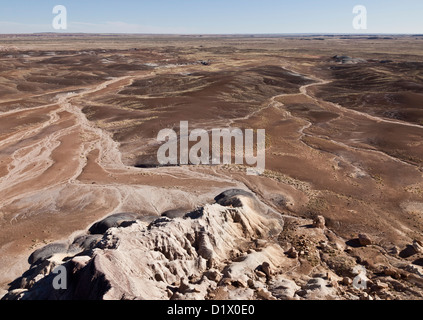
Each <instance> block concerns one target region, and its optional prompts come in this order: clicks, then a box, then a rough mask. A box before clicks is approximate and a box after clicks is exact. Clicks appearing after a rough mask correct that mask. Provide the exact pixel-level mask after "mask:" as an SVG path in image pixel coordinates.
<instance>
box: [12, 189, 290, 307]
mask: <svg viewBox="0 0 423 320" xmlns="http://www.w3.org/2000/svg"><path fill="white" fill-rule="evenodd" d="M238 198H239V199H240V200H241V201H242V204H243V206H242V207H236V208H228V207H223V206H221V205H219V204H211V205H206V206H205V207H204V208H202V209H200V210H199V211H197V212H194V213H191V214H189V216H190V217H184V218H177V219H174V220H169V219H168V218H159V219H157V220H156V221H155V222H153V223H152V224H151V225H150V226H148V225H147V224H146V223H145V222H141V221H138V222H136V223H135V224H133V225H132V226H130V227H127V228H112V229H110V230H109V232H108V233H106V234H105V236H104V237H103V240H102V241H101V242H100V244H99V245H98V246H97V248H96V249H94V251H93V252H92V254H91V256H86V255H83V256H77V257H75V258H73V259H72V260H71V261H70V262H68V263H66V266H67V268H68V270H69V272H72V275H71V280H70V286H71V288H70V289H69V290H67V291H66V292H65V295H64V296H63V297H61V296H60V293H59V291H55V290H52V289H51V288H49V285H51V283H50V284H47V283H48V282H49V281H50V280H51V277H52V275H51V276H50V277H48V274H49V273H50V272H51V271H52V270H53V269H54V266H55V265H57V264H58V263H59V261H58V260H60V258H63V255H60V254H59V255H56V256H53V257H52V258H50V259H49V261H50V262H49V263H48V264H49V267H46V268H44V269H43V271H42V272H40V274H42V273H43V272H46V274H44V275H42V276H40V275H39V274H38V277H37V275H34V278H37V280H38V281H39V282H38V283H35V285H34V286H33V288H32V289H30V290H29V291H21V292H20V294H19V298H23V299H40V298H41V299H45V298H53V299H55V298H66V299H68V298H85V299H86V298H95V299H122V298H125V299H160V300H162V299H169V298H171V296H170V291H171V290H169V287H172V284H175V283H179V284H180V285H182V282H184V280H182V279H185V280H186V281H188V278H191V279H192V278H198V279H202V281H201V283H200V284H198V285H195V286H192V288H188V289H186V290H182V291H184V292H179V291H175V292H174V293H172V298H173V299H178V298H181V299H182V298H183V299H204V298H205V297H206V295H207V292H208V291H207V290H210V289H209V288H216V286H217V283H216V279H214V280H210V279H209V278H213V277H215V276H216V274H220V272H219V271H218V270H220V271H221V272H223V273H224V274H225V275H226V278H228V279H233V280H234V281H235V280H239V281H244V282H245V283H246V282H247V281H248V277H247V275H249V274H253V273H254V270H255V269H256V267H257V266H258V265H261V264H262V263H263V262H266V261H268V263H269V264H270V267H271V268H273V269H275V268H276V265H277V264H278V260H280V259H282V258H283V255H284V254H283V250H282V248H281V247H280V246H278V245H276V244H272V243H269V245H268V246H266V248H264V249H263V250H261V251H260V252H252V253H251V254H249V255H248V256H246V257H245V260H243V259H241V260H239V262H233V263H231V264H229V265H226V263H225V262H226V261H230V259H231V255H233V253H234V252H236V251H239V250H240V249H241V250H244V248H245V247H250V246H251V242H253V241H255V240H257V239H262V241H265V239H269V237H272V236H273V237H275V236H277V235H278V234H279V233H280V232H281V231H282V226H283V222H282V221H281V220H280V219H275V218H270V217H265V216H262V215H260V214H259V213H258V212H257V211H255V209H254V208H256V204H255V200H254V199H252V198H249V197H244V196H238ZM242 260H243V262H242ZM44 265H45V264H44ZM46 270H47V271H46ZM71 270H72V271H71ZM38 271H39V270H38ZM206 275H207V276H206ZM44 276H46V277H45V278H44ZM73 277H75V278H74V279H75V280H72V278H73ZM208 277H209V278H208ZM220 277H221V276H220ZM43 279H44V280H43ZM77 279H80V282H78V281H79V280H77ZM87 286H91V288H90V289H89V290H88V291H86V292H82V291H81V288H85V287H87ZM188 286H190V285H188ZM244 289H246V288H244ZM18 291H19V290H18ZM247 291H248V290H247ZM15 293H16V292H15ZM62 293H63V292H62ZM251 293H252V290H251V292H246V293H243V294H251ZM58 294H59V295H58ZM80 295H85V296H80Z"/></svg>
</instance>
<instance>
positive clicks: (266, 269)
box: [261, 262, 272, 278]
mask: <svg viewBox="0 0 423 320" xmlns="http://www.w3.org/2000/svg"><path fill="white" fill-rule="evenodd" d="M261 270H262V271H263V272H264V273H265V274H266V276H267V277H268V278H270V277H271V276H272V270H271V269H270V264H269V263H268V262H263V264H262V265H261Z"/></svg>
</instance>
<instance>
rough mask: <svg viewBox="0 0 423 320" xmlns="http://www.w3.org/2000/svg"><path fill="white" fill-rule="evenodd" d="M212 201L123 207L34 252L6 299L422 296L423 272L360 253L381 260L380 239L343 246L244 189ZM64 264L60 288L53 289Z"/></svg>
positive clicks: (323, 229) (325, 231)
mask: <svg viewBox="0 0 423 320" xmlns="http://www.w3.org/2000/svg"><path fill="white" fill-rule="evenodd" d="M215 201H216V202H215V203H212V204H207V205H205V206H204V207H201V208H198V209H197V210H195V211H191V212H187V213H186V214H184V215H182V214H181V210H182V209H175V210H176V211H177V214H173V213H172V212H170V213H168V214H164V215H162V216H161V217H156V218H154V219H151V217H140V216H135V215H132V214H128V213H125V214H115V215H112V216H109V217H107V218H105V219H103V220H101V221H99V222H96V223H95V224H93V226H92V227H91V228H89V231H88V233H87V234H82V235H78V236H77V237H75V238H74V239H71V240H70V241H68V242H61V243H53V244H49V245H47V246H45V247H44V248H41V249H38V250H36V251H35V252H34V253H33V254H32V255H31V256H30V257H29V259H28V260H29V262H30V263H31V268H30V269H29V270H28V271H27V272H25V273H24V274H23V275H22V277H20V278H18V279H16V280H15V281H14V282H13V283H12V284H11V286H10V289H9V292H8V293H7V294H6V295H5V296H4V297H3V299H10V300H13V299H25V300H26V299H28V300H32V299H112V300H118V299H131V300H132V299H148V300H152V299H153V300H167V299H172V300H187V299H197V300H203V299H219V300H224V299H268V300H275V299H356V300H358V299H393V298H398V299H402V298H410V297H413V298H416V297H422V296H423V295H422V293H421V290H420V289H419V288H420V287H421V286H423V281H422V280H421V272H420V269H417V268H412V267H413V265H411V267H410V264H409V263H408V264H406V265H404V266H403V267H402V266H401V265H400V264H398V262H397V260H395V259H394V260H392V261H393V264H395V265H396V267H393V264H392V265H391V264H390V263H389V262H388V260H383V264H382V262H380V263H370V262H368V261H367V260H365V259H364V258H362V257H361V256H360V255H363V257H364V256H365V255H366V254H371V255H372V256H374V257H375V261H376V260H377V259H379V258H377V257H382V254H380V255H379V253H378V252H377V250H378V246H377V245H372V246H360V247H357V249H356V250H358V251H354V250H352V249H345V245H344V244H343V243H345V240H344V239H341V238H339V237H338V236H336V235H335V234H334V233H333V232H332V231H331V230H329V229H328V228H326V227H325V225H324V223H323V219H319V220H320V221H318V222H319V225H316V223H315V224H314V226H315V228H310V227H308V226H310V223H312V222H313V221H312V220H307V219H301V218H297V217H292V216H283V217H282V216H281V215H279V214H277V213H275V212H273V211H272V210H271V209H268V207H267V206H266V205H265V204H263V203H262V202H260V201H258V199H257V198H256V197H255V196H254V195H252V194H251V193H249V192H246V191H244V190H237V189H235V190H228V191H226V192H223V193H221V194H220V195H218V196H217V197H216V198H215ZM176 211H175V212H176ZM171 213H172V214H171ZM284 225H286V228H285V230H284ZM101 232H104V234H100V233H101ZM376 258H377V259H376ZM378 261H382V260H381V259H379V260H378ZM359 262H361V264H360V263H359ZM401 268H402V269H401ZM60 270H61V271H62V272H63V270H65V271H64V273H65V275H66V276H65V277H64V278H62V279H61V281H62V283H61V284H63V281H64V282H65V287H66V288H65V289H64V288H60V287H59V288H57V286H55V284H56V285H57V283H58V282H57V279H58V277H59V276H61V275H62V276H63V274H61V273H60V272H59V271H60ZM389 270H393V271H392V272H388V271H389ZM422 279H423V278H422ZM363 281H364V282H363ZM357 283H360V285H359V286H358V285H357Z"/></svg>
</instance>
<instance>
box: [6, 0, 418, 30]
mask: <svg viewBox="0 0 423 320" xmlns="http://www.w3.org/2000/svg"><path fill="white" fill-rule="evenodd" d="M56 5H64V6H65V7H66V9H67V24H68V25H67V30H61V31H60V32H67V33H74V32H75V33H78V32H86V33H183V34H225V33H226V34H243V33H247V34H251V33H412V34H415V33H420V34H422V33H423V0H401V1H398V0H321V1H319V0H296V1H292V0H291V1H285V0H137V1H136V0H118V1H116V0H114V1H112V0H102V1H100V0H88V1H87V0H37V1H34V0H10V1H5V0H0V33H35V32H57V30H55V29H54V28H53V27H52V21H53V18H54V16H55V15H54V14H53V13H52V10H53V7H54V6H56ZM356 5H364V6H365V7H366V8H367V29H366V30H355V29H354V28H353V24H352V21H353V19H354V16H355V15H354V14H353V7H354V6H356Z"/></svg>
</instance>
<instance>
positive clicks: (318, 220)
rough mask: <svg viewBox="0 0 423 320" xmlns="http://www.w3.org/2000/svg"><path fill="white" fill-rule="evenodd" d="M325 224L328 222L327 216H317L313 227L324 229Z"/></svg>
mask: <svg viewBox="0 0 423 320" xmlns="http://www.w3.org/2000/svg"><path fill="white" fill-rule="evenodd" d="M325 224H326V221H325V218H324V217H323V216H317V217H316V218H314V220H313V227H314V228H319V229H324V228H325Z"/></svg>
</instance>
